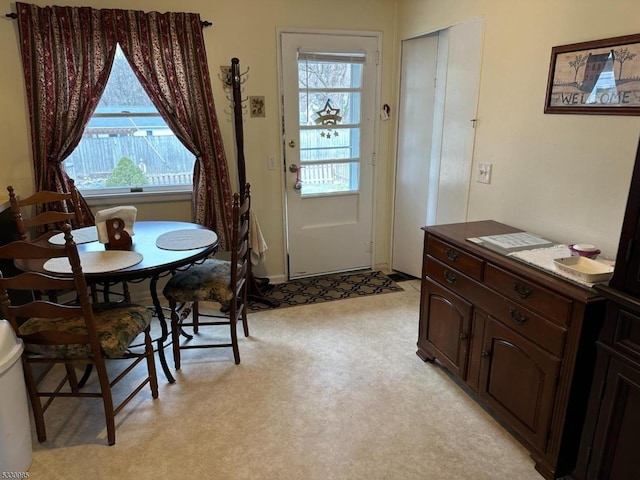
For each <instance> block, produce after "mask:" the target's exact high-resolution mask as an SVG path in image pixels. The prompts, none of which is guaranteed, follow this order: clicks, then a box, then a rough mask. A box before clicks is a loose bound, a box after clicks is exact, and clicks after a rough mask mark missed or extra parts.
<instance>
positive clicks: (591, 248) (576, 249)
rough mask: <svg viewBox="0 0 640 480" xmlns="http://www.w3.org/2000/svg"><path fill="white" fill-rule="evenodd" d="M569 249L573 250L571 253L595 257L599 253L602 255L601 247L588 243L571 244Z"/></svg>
mask: <svg viewBox="0 0 640 480" xmlns="http://www.w3.org/2000/svg"><path fill="white" fill-rule="evenodd" d="M569 250H571V255H574V256H578V255H579V256H581V257H587V258H591V259H594V258H596V257H597V256H598V255H600V249H598V247H596V246H595V245H588V244H586V243H575V244H573V245H569Z"/></svg>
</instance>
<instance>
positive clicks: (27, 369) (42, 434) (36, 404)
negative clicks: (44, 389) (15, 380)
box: [22, 353, 47, 442]
mask: <svg viewBox="0 0 640 480" xmlns="http://www.w3.org/2000/svg"><path fill="white" fill-rule="evenodd" d="M25 355H26V354H24V353H23V354H22V369H23V370H24V380H25V383H26V384H27V393H28V394H29V400H30V401H31V410H33V420H34V422H35V424H36V433H37V435H38V441H39V442H44V441H45V440H46V439H47V430H46V428H45V426H44V410H43V409H42V403H41V402H40V397H39V396H38V387H37V386H36V380H35V378H33V370H31V365H30V364H29V363H28V362H27V360H26V358H25Z"/></svg>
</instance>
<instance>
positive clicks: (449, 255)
mask: <svg viewBox="0 0 640 480" xmlns="http://www.w3.org/2000/svg"><path fill="white" fill-rule="evenodd" d="M445 253H446V254H447V258H448V259H449V260H451V261H452V262H455V261H456V260H458V252H456V251H455V250H454V249H453V248H447V251H446V252H445Z"/></svg>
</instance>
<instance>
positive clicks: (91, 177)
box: [63, 46, 195, 196]
mask: <svg viewBox="0 0 640 480" xmlns="http://www.w3.org/2000/svg"><path fill="white" fill-rule="evenodd" d="M194 162H195V157H194V156H193V154H192V153H191V152H189V150H187V149H186V148H185V147H184V145H182V143H181V142H180V140H178V139H177V138H176V136H175V135H174V134H173V132H172V131H171V129H170V128H169V126H168V125H167V124H166V122H165V121H164V120H163V119H162V117H161V116H160V114H159V113H158V111H157V110H156V108H155V107H154V105H153V103H151V100H150V99H149V96H148V95H147V94H146V92H145V91H144V89H143V88H142V85H141V84H140V82H139V81H138V79H137V78H136V76H135V74H134V73H133V70H132V69H131V67H130V66H129V62H128V61H127V59H126V58H125V57H124V54H123V53H122V50H121V49H120V47H119V46H118V47H117V50H116V55H115V60H114V62H113V67H112V69H111V75H110V77H109V80H108V82H107V87H106V89H105V91H104V94H103V95H102V98H101V99H100V103H99V104H98V107H97V108H96V111H95V112H94V114H93V116H92V117H91V119H90V120H89V124H88V125H87V128H86V129H85V131H84V133H83V135H82V140H81V141H80V143H79V144H78V147H77V148H76V149H75V150H74V151H73V153H72V154H71V155H70V156H69V157H68V158H67V159H66V160H65V161H64V162H63V166H64V169H65V171H66V172H67V174H68V175H69V176H70V177H71V178H73V179H74V181H75V184H76V186H77V187H78V189H79V190H80V191H81V192H82V193H83V195H86V196H91V195H99V194H101V193H125V192H139V191H145V192H146V191H174V192H175V191H190V190H191V185H192V183H193V180H192V176H193V165H194Z"/></svg>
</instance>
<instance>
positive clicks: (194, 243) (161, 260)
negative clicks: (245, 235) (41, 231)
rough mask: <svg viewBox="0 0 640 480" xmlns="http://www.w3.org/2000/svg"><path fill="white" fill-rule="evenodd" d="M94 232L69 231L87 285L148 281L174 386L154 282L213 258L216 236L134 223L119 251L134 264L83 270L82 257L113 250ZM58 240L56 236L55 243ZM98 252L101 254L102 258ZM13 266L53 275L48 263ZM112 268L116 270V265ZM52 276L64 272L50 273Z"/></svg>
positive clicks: (184, 226)
mask: <svg viewBox="0 0 640 480" xmlns="http://www.w3.org/2000/svg"><path fill="white" fill-rule="evenodd" d="M93 230H95V227H84V228H82V229H79V230H77V231H76V235H74V231H73V230H72V231H71V233H72V235H74V240H76V243H77V247H78V253H79V254H80V259H81V262H82V264H83V273H84V275H85V278H86V280H87V284H89V285H92V284H102V285H113V284H117V283H120V282H131V283H138V282H142V281H144V280H147V279H148V280H149V293H150V294H151V299H152V302H153V306H154V310H155V313H156V316H157V317H158V320H159V323H160V328H161V335H160V336H159V337H158V338H157V340H156V341H157V351H158V358H159V360H160V364H161V366H162V369H163V371H164V373H165V375H166V377H167V380H168V381H169V382H170V383H174V382H175V378H174V377H173V375H172V373H171V371H170V370H169V367H168V365H167V361H166V358H165V355H164V347H165V345H164V342H165V341H166V340H167V338H168V336H169V331H168V326H167V320H166V318H165V316H164V312H163V308H162V305H161V304H160V300H159V298H158V292H157V283H158V280H159V279H160V278H162V277H164V276H167V275H170V274H172V273H173V272H174V271H176V270H179V269H184V268H188V267H189V266H190V265H193V264H194V263H196V262H199V261H202V260H204V259H205V258H207V257H208V256H210V255H213V253H215V252H216V250H217V248H218V236H217V235H216V234H215V232H213V231H212V230H210V229H208V228H207V227H204V226H202V225H198V224H195V223H189V222H177V221H136V222H135V224H134V227H133V235H131V240H132V244H131V248H130V249H128V250H127V251H122V254H123V257H128V258H134V260H133V261H135V262H136V263H135V264H132V265H129V266H125V267H124V268H117V269H110V268H109V266H108V265H106V266H104V268H93V269H92V268H88V269H85V262H84V260H83V257H84V258H87V259H89V258H92V257H101V256H104V257H111V256H112V255H110V253H112V252H114V250H107V249H106V248H105V244H104V243H101V242H100V241H98V239H97V233H94V232H93ZM58 235H61V234H58ZM60 238H61V237H58V241H59V240H60ZM55 239H56V237H52V238H51V239H50V240H49V241H50V242H52V243H57V242H56V241H55ZM62 243H63V241H62ZM93 252H96V253H95V254H94V253H93ZM99 252H104V255H102V254H100V253H99ZM116 256H117V255H116ZM129 263H132V262H129ZM16 266H17V267H18V268H20V269H22V270H38V271H48V272H49V273H51V272H52V270H51V269H48V268H47V263H46V262H42V261H39V263H38V261H35V260H31V261H20V262H17V263H16ZM114 266H115V267H119V266H118V265H114ZM53 273H59V274H60V273H64V272H55V270H53Z"/></svg>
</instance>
